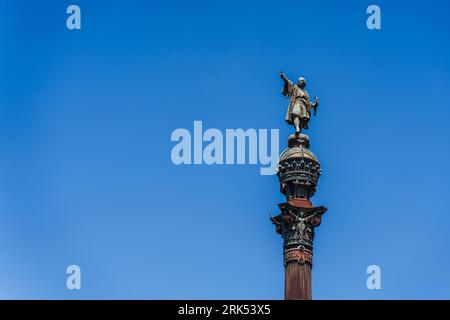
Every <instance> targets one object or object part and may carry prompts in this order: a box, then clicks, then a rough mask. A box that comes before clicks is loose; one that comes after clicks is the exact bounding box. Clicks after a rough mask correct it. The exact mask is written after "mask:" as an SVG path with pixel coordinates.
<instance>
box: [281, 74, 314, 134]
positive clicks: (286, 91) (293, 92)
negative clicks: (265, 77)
mask: <svg viewBox="0 0 450 320" xmlns="http://www.w3.org/2000/svg"><path fill="white" fill-rule="evenodd" d="M280 77H281V79H283V82H284V85H283V90H282V91H281V93H282V94H283V95H284V96H285V97H290V99H291V100H290V101H289V107H288V110H287V112H286V118H285V120H286V122H287V123H288V124H290V125H294V127H295V134H296V135H297V136H299V135H300V132H301V131H302V129H308V124H309V118H310V117H311V109H314V115H316V112H317V106H318V105H319V100H318V99H317V97H314V99H315V101H314V103H312V102H310V101H309V95H308V92H307V91H306V90H305V86H306V80H305V78H303V77H300V78H298V82H297V83H296V84H293V83H292V81H291V80H289V79H288V78H286V75H285V74H284V73H283V72H280Z"/></svg>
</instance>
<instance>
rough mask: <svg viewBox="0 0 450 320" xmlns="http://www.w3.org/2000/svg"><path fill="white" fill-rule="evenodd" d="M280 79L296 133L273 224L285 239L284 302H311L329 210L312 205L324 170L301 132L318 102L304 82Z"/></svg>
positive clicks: (284, 159) (283, 165) (282, 163)
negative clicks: (320, 233) (317, 243)
mask: <svg viewBox="0 0 450 320" xmlns="http://www.w3.org/2000/svg"><path fill="white" fill-rule="evenodd" d="M280 76H281V78H282V79H283V81H284V87H283V91H282V93H283V94H284V95H286V96H288V97H290V98H291V100H290V103H289V108H288V112H287V114H286V121H287V122H288V123H289V124H292V125H294V126H295V129H296V133H295V134H292V135H290V136H289V138H288V148H287V149H286V150H284V151H283V152H282V153H281V155H280V159H279V163H278V173H277V175H278V179H279V183H280V191H281V193H283V194H284V196H285V197H286V202H284V203H281V204H279V205H278V207H279V209H280V213H279V214H278V215H277V216H275V217H271V221H272V222H273V224H274V225H275V228H276V232H277V233H278V234H280V235H281V236H282V238H283V256H284V267H285V290H284V296H285V299H287V300H293V299H301V300H310V299H311V298H312V293H311V269H312V265H313V263H312V261H313V241H314V230H315V228H316V227H318V226H319V225H320V223H321V220H322V215H323V214H324V213H325V212H326V211H327V208H325V207H323V206H318V207H315V206H313V204H312V203H311V201H310V198H311V197H312V196H313V195H314V193H315V192H316V190H317V183H318V180H319V176H320V173H321V170H320V163H319V161H318V159H317V157H316V156H315V155H314V154H313V153H312V152H311V151H310V150H309V147H310V144H309V137H308V136H307V135H305V134H303V133H301V130H302V129H306V128H308V123H309V118H310V111H311V109H314V111H316V110H317V105H318V100H317V98H316V101H315V103H310V102H309V97H308V95H307V93H306V90H304V86H305V84H306V80H305V79H304V78H299V82H298V83H297V84H295V85H294V84H293V83H292V82H291V81H290V80H289V79H287V78H286V76H285V75H284V74H283V73H281V74H280ZM314 113H315V112H314Z"/></svg>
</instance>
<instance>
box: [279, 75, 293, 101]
mask: <svg viewBox="0 0 450 320" xmlns="http://www.w3.org/2000/svg"><path fill="white" fill-rule="evenodd" d="M280 78H281V79H282V80H283V82H284V85H283V90H282V91H281V94H282V95H283V96H285V97H289V96H290V95H291V87H292V81H291V80H289V79H288V78H287V77H286V75H285V74H284V73H283V72H281V71H280Z"/></svg>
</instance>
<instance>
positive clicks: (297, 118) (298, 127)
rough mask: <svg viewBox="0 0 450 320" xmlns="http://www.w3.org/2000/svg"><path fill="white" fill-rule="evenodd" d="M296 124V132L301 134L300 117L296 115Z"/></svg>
mask: <svg viewBox="0 0 450 320" xmlns="http://www.w3.org/2000/svg"><path fill="white" fill-rule="evenodd" d="M294 126H295V134H296V135H299V134H300V131H301V128H300V117H295V118H294Z"/></svg>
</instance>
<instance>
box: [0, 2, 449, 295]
mask: <svg viewBox="0 0 450 320" xmlns="http://www.w3.org/2000/svg"><path fill="white" fill-rule="evenodd" d="M72 3H74V4H77V5H79V6H80V7H81V11H82V30H80V31H69V30H67V28H66V25H65V20H66V17H67V15H66V13H65V12H66V8H67V6H68V5H70V4H72ZM374 3H375V4H378V5H379V6H380V7H381V10H382V29H381V30H380V31H370V30H368V29H367V28H366V18H367V14H366V8H367V6H368V5H369V4H372V3H371V2H368V1H299V0H296V1H134V0H128V1H119V0H117V1H109V2H104V1H86V0H76V1H73V2H69V1H45V0H40V1H20V0H15V1H7V0H1V1H0V298H20V299H22V298H27V299H28V298H58V299H59V298H62V299H71V298H86V299H93V298H100V299H103V298H114V299H115V298H126V299H128V298H145V299H166V298H174V299H200V298H201V299H204V298H206V299H217V298H225V299H227V298H232V299H233V298H236V299H282V298H283V286H284V273H283V272H284V271H283V265H282V247H281V246H282V240H281V238H280V237H279V236H278V235H277V234H276V233H275V231H274V228H273V226H272V225H271V223H270V222H269V220H268V215H269V213H272V214H276V213H277V212H278V211H277V203H280V202H283V200H284V198H283V196H282V194H280V193H279V187H278V181H277V178H276V176H261V175H260V174H259V169H260V166H259V165H223V166H220V165H215V166H207V165H201V166H194V165H191V166H188V165H185V166H175V165H174V164H172V162H171V158H170V152H171V149H172V147H173V145H174V143H173V142H171V141H170V135H171V133H172V131H173V130H174V129H176V128H187V129H190V130H192V127H193V121H194V120H202V121H203V126H204V128H205V129H206V128H218V129H221V130H225V129H226V128H244V129H247V128H256V129H258V128H279V129H280V147H284V146H285V140H286V138H287V136H288V134H289V133H290V132H291V131H292V129H290V128H288V126H287V125H286V124H285V123H284V120H283V119H284V113H285V108H286V106H287V101H286V100H285V99H284V98H283V97H282V96H281V95H280V89H281V80H280V79H279V77H278V72H279V70H283V71H285V72H286V74H287V75H288V77H291V78H293V79H295V78H296V77H297V76H299V75H303V76H304V77H306V79H307V81H308V86H307V89H308V90H309V93H310V95H311V96H315V95H317V96H318V97H319V99H320V106H319V112H318V116H317V117H316V118H313V119H312V121H311V128H310V130H308V132H307V133H308V134H309V135H310V138H311V149H312V150H313V151H314V153H315V154H317V156H318V157H319V160H320V161H321V164H322V167H323V173H324V174H323V176H322V177H321V180H320V182H319V189H318V192H317V194H316V196H315V197H314V198H313V199H312V200H313V202H314V203H315V204H317V205H325V206H327V207H328V208H329V211H328V212H327V214H326V216H324V219H323V223H322V225H321V226H320V228H319V229H318V230H317V233H316V240H315V256H314V262H315V265H314V268H313V297H314V298H315V299H450V271H449V270H450V254H449V251H450V250H449V244H450V234H449V228H450V212H449V204H448V202H449V195H450V169H449V167H448V165H449V161H450V152H449V142H448V141H449V138H450V127H449V119H450V109H449V108H450V91H449V87H450V73H449V70H450V59H449V56H450V44H449V35H450V20H449V16H448V15H449V12H450V10H449V8H450V5H449V3H448V2H447V1H426V2H423V1H409V2H408V4H406V2H404V1H396V2H394V1H376V2H374ZM70 264H77V265H79V266H80V267H81V270H82V290H80V291H69V290H67V289H66V287H65V281H66V276H67V275H66V274H65V270H66V267H67V266H68V265H70ZM371 264H377V265H379V266H380V267H381V270H382V290H379V291H377V290H368V289H367V288H366V279H367V276H368V275H367V274H366V268H367V266H368V265H371Z"/></svg>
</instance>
